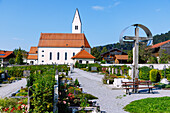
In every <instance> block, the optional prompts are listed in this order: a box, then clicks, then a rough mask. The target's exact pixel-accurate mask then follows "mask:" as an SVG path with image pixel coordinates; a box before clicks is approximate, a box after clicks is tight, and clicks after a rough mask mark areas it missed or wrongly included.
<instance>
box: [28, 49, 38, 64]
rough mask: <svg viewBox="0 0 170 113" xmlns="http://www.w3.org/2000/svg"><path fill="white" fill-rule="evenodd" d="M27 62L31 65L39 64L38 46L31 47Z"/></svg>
mask: <svg viewBox="0 0 170 113" xmlns="http://www.w3.org/2000/svg"><path fill="white" fill-rule="evenodd" d="M27 63H28V64H30V65H36V64H38V47H31V48H30V51H29V53H28V57H27Z"/></svg>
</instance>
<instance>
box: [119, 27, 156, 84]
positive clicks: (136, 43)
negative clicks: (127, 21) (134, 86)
mask: <svg viewBox="0 0 170 113" xmlns="http://www.w3.org/2000/svg"><path fill="white" fill-rule="evenodd" d="M131 26H135V36H124V37H123V33H124V32H125V30H126V29H128V28H129V27H130V26H129V27H127V28H125V29H124V30H123V31H122V33H121V36H120V43H121V45H123V44H124V43H134V47H133V64H132V66H133V81H136V80H137V79H138V60H139V55H138V54H139V42H147V41H148V40H150V41H151V40H152V39H153V38H152V33H151V32H150V30H149V29H148V28H147V27H145V26H144V25H141V24H133V25H131ZM139 27H140V28H142V29H143V30H144V31H145V33H146V35H147V37H139ZM127 40H128V41H127Z"/></svg>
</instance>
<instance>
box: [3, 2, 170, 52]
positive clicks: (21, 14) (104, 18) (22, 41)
mask: <svg viewBox="0 0 170 113" xmlns="http://www.w3.org/2000/svg"><path fill="white" fill-rule="evenodd" d="M76 8H78V10H79V13H80V18H81V21H82V32H83V33H85V35H86V38H87V40H88V41H89V43H90V45H91V47H95V46H100V45H106V44H113V43H116V42H118V41H119V36H120V34H121V32H122V30H123V29H124V28H126V27H127V26H130V25H132V24H143V25H145V26H146V27H148V28H149V29H150V31H151V32H152V34H153V35H156V34H161V33H166V32H168V31H169V30H170V0H0V49H1V50H14V49H15V48H19V47H21V48H22V49H24V50H26V51H29V49H30V47H31V46H38V41H39V38H40V33H41V32H42V33H71V32H72V20H73V17H74V13H75V10H76ZM140 32H141V33H140V35H145V34H144V33H143V31H142V30H141V31H140ZM133 34H134V28H133V27H132V28H130V29H128V30H127V31H126V32H125V33H124V35H128V36H129V35H133Z"/></svg>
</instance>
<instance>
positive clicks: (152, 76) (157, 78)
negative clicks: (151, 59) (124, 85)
mask: <svg viewBox="0 0 170 113" xmlns="http://www.w3.org/2000/svg"><path fill="white" fill-rule="evenodd" d="M149 78H150V80H151V81H152V82H159V81H160V74H159V72H158V70H157V69H152V70H151V71H150V75H149Z"/></svg>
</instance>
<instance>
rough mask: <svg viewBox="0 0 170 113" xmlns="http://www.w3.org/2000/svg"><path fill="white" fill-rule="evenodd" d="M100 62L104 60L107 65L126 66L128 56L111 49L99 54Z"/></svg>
mask: <svg viewBox="0 0 170 113" xmlns="http://www.w3.org/2000/svg"><path fill="white" fill-rule="evenodd" d="M101 57H102V60H105V61H106V62H107V63H109V64H127V63H129V62H127V60H128V54H127V53H125V52H123V51H121V50H119V49H117V48H114V49H111V50H109V51H107V52H105V53H102V54H101Z"/></svg>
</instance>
